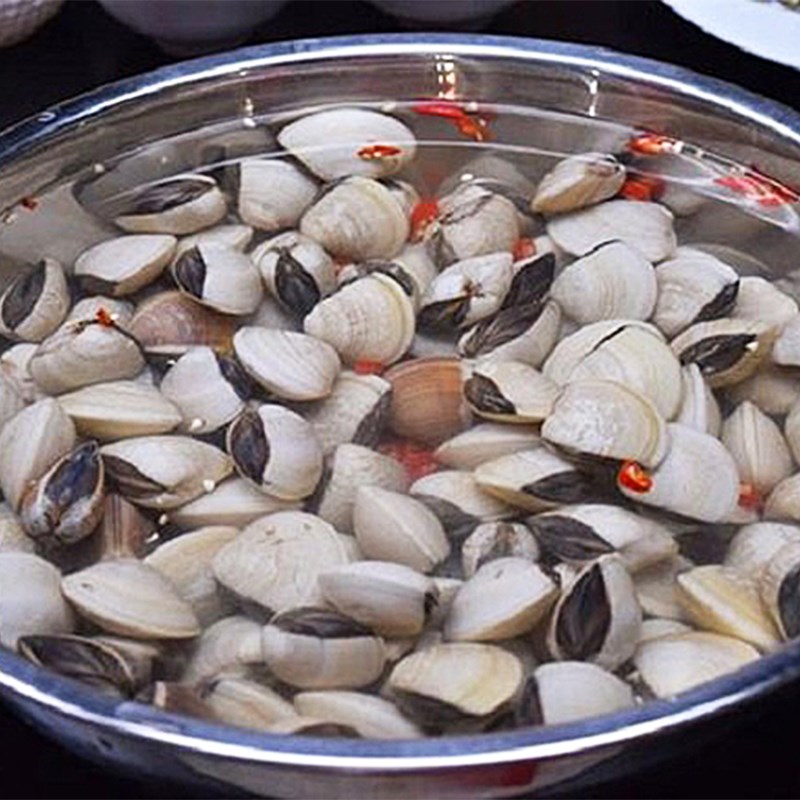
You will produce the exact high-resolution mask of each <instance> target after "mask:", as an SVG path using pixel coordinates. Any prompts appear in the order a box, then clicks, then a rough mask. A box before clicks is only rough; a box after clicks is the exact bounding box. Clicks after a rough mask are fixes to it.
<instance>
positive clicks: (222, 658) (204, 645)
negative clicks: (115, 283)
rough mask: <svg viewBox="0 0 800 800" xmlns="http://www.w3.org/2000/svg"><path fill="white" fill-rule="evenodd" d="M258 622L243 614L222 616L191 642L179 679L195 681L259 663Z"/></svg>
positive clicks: (260, 661) (259, 626) (188, 681)
mask: <svg viewBox="0 0 800 800" xmlns="http://www.w3.org/2000/svg"><path fill="white" fill-rule="evenodd" d="M261 629H262V626H261V625H259V624H258V623H257V622H254V621H253V620H252V619H249V618H248V617H244V616H233V617H225V618H224V619H221V620H219V621H218V622H215V623H213V624H212V625H210V626H209V627H208V628H206V629H205V630H204V631H203V633H202V635H201V636H200V637H199V638H198V639H197V640H196V641H195V642H194V644H193V649H192V652H191V656H190V658H189V661H188V663H187V664H186V668H185V669H184V671H183V675H182V676H181V680H182V681H183V682H186V683H188V684H199V683H201V682H204V681H208V680H209V679H211V678H215V677H216V676H218V675H222V674H224V673H226V672H230V671H232V670H235V669H237V668H239V667H242V666H247V665H250V664H262V663H263V661H264V659H263V655H262V651H261Z"/></svg>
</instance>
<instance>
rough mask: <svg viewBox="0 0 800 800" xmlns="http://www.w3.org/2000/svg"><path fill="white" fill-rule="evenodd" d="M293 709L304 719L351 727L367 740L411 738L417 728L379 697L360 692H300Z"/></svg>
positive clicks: (413, 736) (415, 735) (392, 705)
mask: <svg viewBox="0 0 800 800" xmlns="http://www.w3.org/2000/svg"><path fill="white" fill-rule="evenodd" d="M294 707H295V708H296V709H297V711H299V712H300V714H301V715H302V716H304V717H316V718H319V719H324V720H330V721H331V722H333V723H335V724H337V725H342V726H345V727H348V728H352V729H353V730H354V731H355V732H356V733H358V735H359V736H363V737H364V738H368V739H414V738H417V737H419V736H422V732H421V731H420V730H419V728H418V727H417V726H416V725H415V724H414V723H413V722H411V721H410V720H408V719H406V718H405V717H404V716H403V715H402V714H401V713H400V711H398V709H397V707H396V706H395V705H394V704H393V703H391V702H389V701H388V700H384V699H383V698H382V697H375V696H374V695H370V694H365V693H363V692H344V691H332V690H331V691H324V692H300V693H299V694H297V695H295V698H294Z"/></svg>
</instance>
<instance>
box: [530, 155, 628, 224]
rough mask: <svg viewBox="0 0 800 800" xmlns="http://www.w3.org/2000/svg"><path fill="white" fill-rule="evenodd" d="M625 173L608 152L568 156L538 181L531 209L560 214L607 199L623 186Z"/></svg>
mask: <svg viewBox="0 0 800 800" xmlns="http://www.w3.org/2000/svg"><path fill="white" fill-rule="evenodd" d="M625 174H626V172H625V167H624V166H623V165H622V164H620V163H619V162H618V161H617V160H616V159H615V158H614V156H611V155H606V154H604V153H581V154H580V155H574V156H569V158H565V159H564V160H563V161H559V162H558V164H556V165H555V167H553V169H551V170H550V171H549V172H548V173H547V174H546V175H545V176H544V177H543V178H542V180H541V181H540V182H539V185H538V186H537V187H536V193H535V194H534V196H533V199H532V200H531V209H532V210H533V211H536V212H537V213H539V214H563V213H564V212H565V211H574V210H576V209H578V208H584V207H586V206H590V205H594V204H595V203H599V202H601V201H603V200H608V199H609V198H610V197H613V196H614V195H615V194H616V193H617V192H618V191H619V190H620V189H621V188H622V184H623V183H625Z"/></svg>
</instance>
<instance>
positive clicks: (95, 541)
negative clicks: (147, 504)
mask: <svg viewBox="0 0 800 800" xmlns="http://www.w3.org/2000/svg"><path fill="white" fill-rule="evenodd" d="M155 529H156V524H155V522H153V521H152V520H151V519H150V518H149V517H146V516H145V515H144V514H143V513H142V512H141V511H140V510H139V509H138V508H137V507H136V506H135V505H133V503H129V502H128V501H127V500H126V499H125V498H124V497H122V496H121V495H119V494H115V493H112V492H106V497H105V503H104V507H103V518H102V520H101V521H100V525H99V526H98V528H97V533H96V534H95V535H94V536H92V537H90V538H89V539H87V540H86V543H87V545H89V546H90V547H91V548H92V550H93V555H94V558H93V559H92V561H93V562H94V561H104V560H115V559H119V558H141V557H142V556H143V555H144V553H145V551H146V550H147V549H148V547H149V546H150V544H151V542H152V541H153V538H154V537H153V533H154V532H155Z"/></svg>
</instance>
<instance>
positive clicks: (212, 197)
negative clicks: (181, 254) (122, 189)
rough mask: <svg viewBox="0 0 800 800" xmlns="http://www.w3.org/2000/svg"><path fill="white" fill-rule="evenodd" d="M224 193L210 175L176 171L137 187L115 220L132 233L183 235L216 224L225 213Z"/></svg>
mask: <svg viewBox="0 0 800 800" xmlns="http://www.w3.org/2000/svg"><path fill="white" fill-rule="evenodd" d="M226 212H227V205H226V203H225V196H224V195H223V194H222V192H221V191H220V190H219V187H218V186H217V183H216V181H215V180H214V179H213V178H211V177H209V176H207V175H195V174H191V175H189V174H187V175H174V176H172V177H170V178H167V179H165V180H163V181H158V182H157V183H153V184H150V185H149V186H145V187H143V188H141V189H138V190H136V191H134V192H133V193H132V194H131V196H129V197H127V198H126V203H125V207H124V208H123V209H122V210H121V211H120V212H119V213H118V215H117V217H116V218H115V220H114V222H116V224H117V225H119V227H120V228H122V229H123V230H125V231H131V232H133V233H171V234H174V235H176V236H182V235H184V234H187V233H195V231H199V230H202V229H203V228H208V227H210V226H211V225H216V224H217V223H218V222H219V221H220V220H221V219H222V218H223V217H224V216H225V214H226Z"/></svg>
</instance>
